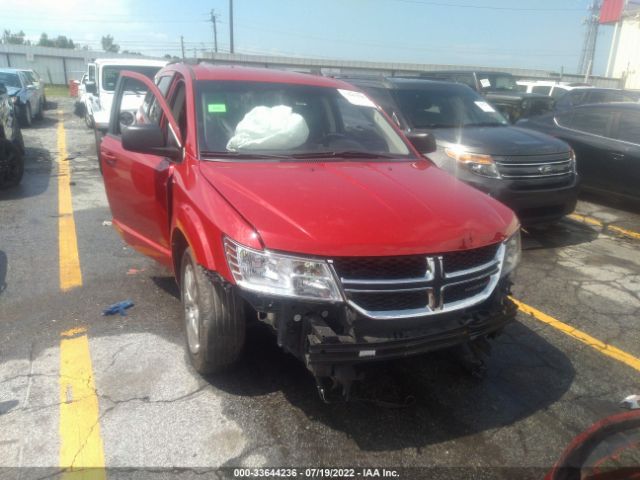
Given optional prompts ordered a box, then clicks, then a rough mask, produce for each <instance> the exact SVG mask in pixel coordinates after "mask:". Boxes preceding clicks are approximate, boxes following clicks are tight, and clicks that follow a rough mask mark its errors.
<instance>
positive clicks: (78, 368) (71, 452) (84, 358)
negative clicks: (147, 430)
mask: <svg viewBox="0 0 640 480" xmlns="http://www.w3.org/2000/svg"><path fill="white" fill-rule="evenodd" d="M61 337H62V338H61V340H60V467H61V468H64V469H66V472H65V477H67V478H69V479H71V478H73V480H76V479H83V480H84V479H86V480H104V479H106V473H105V470H104V466H105V463H104V450H103V445H102V437H101V436H100V414H99V407H98V397H97V396H96V386H95V382H94V378H93V368H92V366H91V356H90V354H89V340H88V338H87V335H86V329H84V328H79V329H72V330H68V331H66V332H63V333H62V334H61Z"/></svg>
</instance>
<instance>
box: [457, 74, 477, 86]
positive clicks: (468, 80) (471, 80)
mask: <svg viewBox="0 0 640 480" xmlns="http://www.w3.org/2000/svg"><path fill="white" fill-rule="evenodd" d="M454 80H455V81H456V82H458V83H463V84H465V85H467V86H469V87H471V88H473V89H474V90H475V89H476V79H475V77H474V76H473V74H472V73H467V74H461V75H456V76H455V77H454Z"/></svg>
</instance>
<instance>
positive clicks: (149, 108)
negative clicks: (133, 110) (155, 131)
mask: <svg viewBox="0 0 640 480" xmlns="http://www.w3.org/2000/svg"><path fill="white" fill-rule="evenodd" d="M172 80H173V75H165V76H162V77H160V78H159V79H157V84H156V86H157V87H158V90H160V93H162V96H163V97H166V96H167V92H168V91H169V87H170V86H171V81H172ZM141 110H142V112H141V113H140V114H139V115H138V118H137V119H136V120H137V122H138V123H146V122H152V123H155V124H158V125H159V124H160V119H161V117H162V108H160V104H159V103H158V101H157V100H156V97H155V95H154V94H153V93H151V92H147V95H146V96H145V98H144V102H143V104H142V108H141Z"/></svg>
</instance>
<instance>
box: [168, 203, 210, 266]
mask: <svg viewBox="0 0 640 480" xmlns="http://www.w3.org/2000/svg"><path fill="white" fill-rule="evenodd" d="M172 223H173V225H172V228H171V231H172V235H171V245H172V247H173V245H174V242H175V241H176V235H177V233H178V232H180V233H181V234H182V235H183V236H184V238H185V240H186V241H187V244H188V245H189V246H190V247H191V250H192V251H193V254H194V255H195V257H196V261H197V262H198V263H199V264H200V265H202V266H203V267H205V268H207V269H209V270H216V268H215V267H216V261H215V258H214V255H213V248H212V246H211V243H210V240H209V238H208V236H207V234H206V229H205V227H204V225H203V223H202V221H201V220H200V217H199V215H198V213H197V212H196V211H195V210H194V209H193V208H192V207H191V206H190V205H187V204H181V205H179V206H177V209H176V210H175V211H174V212H173V222H172ZM173 260H174V262H173V263H174V268H175V266H176V265H178V263H177V262H179V261H180V259H179V258H178V259H176V258H174V259H173ZM174 273H175V274H176V275H178V274H179V272H177V271H176V272H174Z"/></svg>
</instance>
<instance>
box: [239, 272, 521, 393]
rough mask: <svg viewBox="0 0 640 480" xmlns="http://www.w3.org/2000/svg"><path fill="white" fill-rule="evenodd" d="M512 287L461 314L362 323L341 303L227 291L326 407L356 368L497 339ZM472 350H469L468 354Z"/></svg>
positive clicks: (509, 314) (511, 308) (510, 309)
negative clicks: (330, 393) (333, 389)
mask: <svg viewBox="0 0 640 480" xmlns="http://www.w3.org/2000/svg"><path fill="white" fill-rule="evenodd" d="M510 286H511V282H510V280H509V279H508V277H507V278H504V279H502V280H501V281H500V283H499V284H498V285H497V286H496V288H495V291H494V292H493V294H492V295H491V296H490V297H489V298H488V299H487V300H485V301H484V302H482V303H481V304H478V305H475V306H473V307H470V308H466V309H464V310H459V311H455V312H448V313H443V314H437V315H431V316H428V317H418V318H409V319H389V320H373V319H369V318H366V317H364V316H362V315H360V314H359V313H357V312H356V311H355V310H354V309H353V308H351V307H350V306H348V305H345V304H341V303H334V304H328V303H323V302H309V301H298V300H296V299H283V298H277V297H272V296H266V295H261V294H255V293H251V292H247V291H244V290H241V289H239V288H237V287H235V286H231V285H228V288H229V289H235V290H236V293H237V294H238V295H240V296H241V297H242V298H244V299H245V300H246V301H247V303H249V304H250V305H251V306H252V307H253V309H254V310H255V311H256V312H257V317H258V320H259V321H261V322H263V323H266V324H268V325H270V326H271V327H272V329H273V331H274V332H275V334H276V337H277V341H278V345H279V346H280V347H281V348H283V349H284V350H285V351H287V352H289V353H291V354H293V355H294V356H295V357H297V358H298V359H300V360H301V361H303V362H304V364H305V366H306V367H307V369H308V370H309V371H310V372H311V374H312V375H314V377H315V378H316V383H317V385H318V391H319V393H320V396H321V397H322V399H323V400H325V401H326V398H327V397H326V386H327V384H328V383H329V384H333V385H334V386H337V385H339V386H341V387H342V392H343V395H344V397H345V398H347V399H348V397H349V392H350V388H351V384H352V382H353V381H355V380H357V379H359V378H360V377H359V375H357V373H356V371H355V368H357V366H359V365H361V364H364V363H370V362H376V361H385V360H393V359H400V358H406V357H410V356H416V355H421V354H424V353H427V352H431V351H435V350H442V349H446V348H450V347H456V346H460V345H468V346H471V345H473V344H475V343H481V342H485V341H486V339H487V338H493V337H495V336H496V335H498V334H499V333H500V331H501V330H502V329H503V328H504V326H505V325H507V324H508V323H510V322H511V321H512V320H513V319H514V318H515V314H516V310H517V309H516V306H515V305H514V304H513V302H511V301H510V300H509V298H508V295H509V289H510ZM485 343H486V342H485ZM476 350H477V349H475V348H470V349H469V351H470V352H472V354H474V353H473V352H476ZM483 350H484V349H483ZM474 355H475V354H474ZM478 361H479V362H480V363H482V360H481V359H480V358H478ZM327 380H330V382H327Z"/></svg>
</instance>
